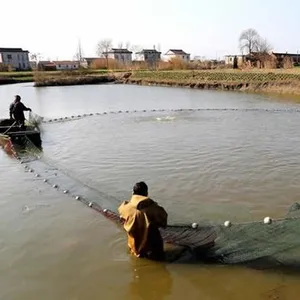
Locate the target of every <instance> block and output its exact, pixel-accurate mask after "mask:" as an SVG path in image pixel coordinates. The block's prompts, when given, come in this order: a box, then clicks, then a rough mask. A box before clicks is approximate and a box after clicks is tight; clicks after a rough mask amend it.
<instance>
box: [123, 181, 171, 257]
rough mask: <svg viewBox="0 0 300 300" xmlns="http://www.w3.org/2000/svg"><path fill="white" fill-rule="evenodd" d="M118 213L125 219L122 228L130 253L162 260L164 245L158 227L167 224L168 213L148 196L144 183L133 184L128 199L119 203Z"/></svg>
mask: <svg viewBox="0 0 300 300" xmlns="http://www.w3.org/2000/svg"><path fill="white" fill-rule="evenodd" d="M119 213H120V216H121V218H123V219H124V220H125V223H124V229H125V231H126V232H127V237H128V247H129V249H130V252H131V254H133V255H135V256H137V257H145V258H149V259H154V260H163V259H164V246H163V240H162V237H161V235H160V232H159V227H166V226H167V219H168V214H167V213H166V211H165V210H164V208H163V207H161V206H159V205H158V204H157V203H156V202H154V201H153V200H152V199H150V198H149V197H148V186H147V185H146V183H144V182H138V183H136V184H135V185H134V187H133V195H132V197H131V199H130V201H124V202H123V203H122V204H121V205H120V207H119Z"/></svg>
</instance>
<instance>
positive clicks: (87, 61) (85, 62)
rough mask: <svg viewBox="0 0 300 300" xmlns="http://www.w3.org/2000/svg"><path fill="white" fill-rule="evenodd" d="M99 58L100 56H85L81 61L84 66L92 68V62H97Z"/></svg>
mask: <svg viewBox="0 0 300 300" xmlns="http://www.w3.org/2000/svg"><path fill="white" fill-rule="evenodd" d="M98 59H99V57H84V58H83V59H82V62H81V64H80V65H81V66H82V67H83V68H90V67H91V65H92V63H93V62H95V61H96V60H98Z"/></svg>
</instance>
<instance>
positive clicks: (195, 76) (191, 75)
mask: <svg viewBox="0 0 300 300" xmlns="http://www.w3.org/2000/svg"><path fill="white" fill-rule="evenodd" d="M131 79H140V80H147V81H151V80H155V81H158V82H159V81H176V82H203V83H204V82H219V83H250V82H271V81H287V80H288V81H290V80H300V73H288V72H284V73H283V72H282V73H279V72H245V71H243V72H241V71H240V72H234V71H232V70H231V72H225V71H217V70H213V71H156V72H155V71H154V72H151V71H142V72H141V71H136V72H134V73H133V74H132V76H131Z"/></svg>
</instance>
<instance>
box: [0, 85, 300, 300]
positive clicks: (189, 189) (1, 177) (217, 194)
mask: <svg viewBox="0 0 300 300" xmlns="http://www.w3.org/2000/svg"><path fill="white" fill-rule="evenodd" d="M14 94H21V95H22V98H23V99H24V102H25V103H26V104H27V105H28V106H30V107H33V108H34V112H35V113H37V114H39V115H42V116H44V117H49V118H55V117H57V118H59V117H65V116H71V115H77V114H81V115H82V114H85V113H91V112H92V113H94V112H102V111H118V110H130V111H133V110H144V109H145V110H150V112H146V113H132V114H114V115H112V114H108V115H104V116H103V115H102V116H93V117H89V118H85V119H81V120H76V121H71V122H65V123H57V124H44V125H43V127H42V134H43V148H44V154H45V156H46V157H49V158H51V159H52V160H53V162H54V163H55V164H57V165H58V166H61V167H62V168H65V169H66V170H68V172H69V173H70V174H72V175H73V176H75V177H76V178H78V179H80V180H82V181H83V182H87V183H89V184H90V185H91V186H93V187H95V188H97V189H99V190H100V191H103V192H105V193H107V194H109V195H112V196H113V197H115V198H117V199H119V200H120V201H121V200H125V199H126V198H127V197H129V195H130V190H131V187H132V184H133V183H134V182H136V181H138V180H145V181H146V182H147V183H148V184H149V187H150V194H151V196H152V197H153V198H154V199H155V200H156V201H158V202H159V203H161V204H162V205H163V206H165V207H166V209H167V210H168V212H169V216H170V221H171V222H175V221H180V222H189V223H190V222H195V221H199V220H201V221H203V220H214V221H222V222H223V221H224V220H227V219H229V220H231V221H233V222H234V221H250V220H262V219H263V217H265V216H266V215H269V216H272V217H281V216H283V215H285V214H286V212H287V209H288V208H289V207H290V205H291V204H292V203H294V202H295V201H299V192H300V190H299V184H298V183H299V179H300V172H299V161H300V157H299V156H300V154H299V151H298V149H299V147H300V139H299V137H298V136H299V135H298V124H299V116H300V113H298V112H286V113H285V112H272V109H293V108H296V109H299V107H298V106H297V105H296V104H291V103H283V102H282V103H278V102H274V100H273V99H271V98H270V97H265V96H262V95H260V96H257V95H254V96H253V95H250V94H248V95H247V94H242V93H230V92H228V93H223V92H214V91H196V90H187V89H174V88H156V87H135V86H121V85H106V86H80V87H53V88H45V89H43V88H41V89H34V88H33V87H31V86H30V85H28V84H27V85H11V86H7V87H5V86H1V87H0V97H1V102H0V116H6V115H7V110H8V105H9V103H10V102H11V98H12V97H13V95H14ZM70 103H71V105H70ZM199 107H200V108H204V109H205V108H209V109H210V110H201V111H197V112H195V111H179V112H170V111H168V112H151V110H153V109H156V110H157V109H179V108H199ZM215 108H217V109H219V110H216V111H214V110H212V109H215ZM224 108H231V109H233V108H234V109H237V110H223V109H224ZM238 109H240V110H238ZM247 109H261V110H252V111H251V110H247ZM264 109H270V110H271V111H264ZM0 170H1V172H0V181H1V199H0V208H1V210H0V253H1V255H0V271H1V272H0V299H5V300H6V299H14V300H18V299H22V300H24V299H25V300H27V299H28V300H29V299H30V300H35V299H46V300H47V299H51V300H52V299H59V300H60V299H63V300H65V299H79V300H81V299H82V300H83V299H95V298H101V299H184V298H188V299H213V300H214V299H222V300H226V299H230V300H237V299H249V300H250V299H251V300H253V299H298V295H299V292H300V288H299V282H298V281H299V278H298V275H297V276H296V275H294V274H286V273H284V272H281V271H280V272H279V271H278V272H273V271H272V272H271V271H270V272H264V271H261V270H255V269H252V268H246V267H245V268H242V267H228V266H226V267H224V266H212V265H201V264H197V265H194V264H187V263H185V262H184V261H182V262H179V263H172V264H156V263H152V262H148V261H144V260H136V259H134V258H132V257H130V255H129V254H128V251H127V248H126V236H125V234H124V232H123V231H122V229H120V228H117V227H115V226H114V225H113V224H112V223H111V222H110V221H107V220H105V219H104V218H102V217H101V216H99V215H98V214H97V213H95V212H93V211H92V210H90V209H89V208H87V207H85V206H83V205H82V204H81V203H79V202H76V201H73V200H71V199H70V198H69V197H67V196H66V195H64V194H63V193H59V192H58V191H56V190H54V189H53V188H51V186H48V185H46V184H44V183H43V182H42V180H38V179H36V178H35V179H34V180H33V178H34V176H32V174H28V173H25V172H24V168H23V166H21V165H19V164H17V163H16V162H15V161H14V160H13V159H11V158H9V157H8V156H7V155H6V154H5V153H4V152H3V151H1V152H0ZM249 283H251V284H249Z"/></svg>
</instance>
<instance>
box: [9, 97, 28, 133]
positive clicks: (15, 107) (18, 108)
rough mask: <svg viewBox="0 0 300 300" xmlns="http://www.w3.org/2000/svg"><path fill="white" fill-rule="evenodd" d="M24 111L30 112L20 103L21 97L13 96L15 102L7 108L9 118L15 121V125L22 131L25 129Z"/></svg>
mask: <svg viewBox="0 0 300 300" xmlns="http://www.w3.org/2000/svg"><path fill="white" fill-rule="evenodd" d="M24 111H31V109H30V108H28V107H26V106H25V105H24V104H23V103H22V102H21V97H20V96H19V95H16V96H15V101H14V102H13V103H12V104H11V105H10V107H9V116H10V118H11V119H15V121H16V123H17V124H18V125H20V126H21V128H22V129H24V128H25V126H24V123H25V116H24Z"/></svg>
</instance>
